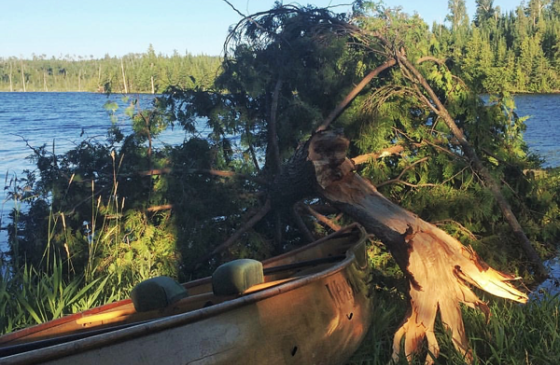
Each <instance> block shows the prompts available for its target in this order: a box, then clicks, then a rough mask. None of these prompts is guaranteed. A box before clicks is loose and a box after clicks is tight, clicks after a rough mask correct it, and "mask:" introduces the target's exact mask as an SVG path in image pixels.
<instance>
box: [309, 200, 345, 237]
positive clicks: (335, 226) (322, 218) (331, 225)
mask: <svg viewBox="0 0 560 365" xmlns="http://www.w3.org/2000/svg"><path fill="white" fill-rule="evenodd" d="M304 207H305V209H306V210H307V212H308V213H309V214H311V215H312V216H313V217H315V219H317V220H318V221H319V222H320V223H322V224H324V225H325V226H327V227H329V228H330V229H332V230H333V231H335V232H336V231H339V230H340V225H338V224H336V223H335V222H333V221H332V220H331V219H329V218H327V217H326V216H324V215H322V214H320V213H318V212H317V211H315V210H314V209H313V208H311V207H310V206H309V205H304Z"/></svg>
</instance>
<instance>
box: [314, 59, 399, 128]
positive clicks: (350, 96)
mask: <svg viewBox="0 0 560 365" xmlns="http://www.w3.org/2000/svg"><path fill="white" fill-rule="evenodd" d="M396 63H397V62H396V60H395V59H390V60H388V61H387V62H385V63H384V64H382V65H381V66H379V67H377V68H376V69H375V70H373V71H371V72H370V73H369V74H367V76H366V77H364V78H363V79H362V81H360V83H359V84H358V85H356V86H355V87H354V89H352V91H350V92H349V93H348V95H346V97H345V98H344V100H342V101H341V102H340V103H339V104H338V105H337V106H336V108H335V109H334V110H333V111H332V112H331V113H330V114H329V116H328V117H327V118H325V120H324V121H323V123H322V124H321V125H320V126H318V127H317V128H316V129H315V132H319V131H324V130H325V129H327V128H328V127H329V125H330V124H331V123H332V122H333V121H334V120H336V118H338V116H339V115H340V114H341V113H342V111H344V109H346V107H347V106H348V105H349V104H350V102H352V100H354V98H355V97H356V96H357V95H358V94H359V93H360V91H362V90H363V89H364V87H366V85H367V84H368V83H369V82H370V81H371V80H372V79H373V78H374V77H376V76H377V75H379V74H380V73H381V72H383V71H385V70H386V69H388V68H390V67H393V66H394V65H395V64H396Z"/></svg>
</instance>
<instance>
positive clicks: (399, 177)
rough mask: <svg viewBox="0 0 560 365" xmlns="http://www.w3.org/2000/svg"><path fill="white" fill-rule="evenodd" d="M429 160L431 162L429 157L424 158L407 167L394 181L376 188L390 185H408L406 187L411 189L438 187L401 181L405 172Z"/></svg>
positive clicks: (386, 182) (378, 185)
mask: <svg viewBox="0 0 560 365" xmlns="http://www.w3.org/2000/svg"><path fill="white" fill-rule="evenodd" d="M428 160H429V157H424V158H421V159H419V160H418V161H415V162H414V163H412V164H410V165H408V166H407V167H405V168H404V169H403V170H402V171H401V173H400V174H399V176H397V177H396V178H394V179H390V180H387V181H384V182H382V183H379V184H377V185H376V187H377V188H379V187H381V186H385V185H389V184H402V185H406V186H410V187H414V188H418V187H425V186H438V184H411V183H409V182H406V181H404V180H401V178H402V176H403V175H404V173H405V172H407V171H408V170H410V169H411V168H413V167H414V166H416V165H418V164H419V163H422V162H425V161H428Z"/></svg>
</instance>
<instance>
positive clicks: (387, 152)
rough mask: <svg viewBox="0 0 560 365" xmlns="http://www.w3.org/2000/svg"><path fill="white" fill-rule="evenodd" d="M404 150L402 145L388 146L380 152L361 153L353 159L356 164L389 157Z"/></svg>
mask: <svg viewBox="0 0 560 365" xmlns="http://www.w3.org/2000/svg"><path fill="white" fill-rule="evenodd" d="M402 151H404V147H403V146H401V145H395V146H391V147H387V148H385V149H383V150H381V151H379V152H373V153H367V154H365V155H360V156H356V157H353V158H352V161H353V162H354V164H355V165H361V164H364V163H366V162H368V161H369V160H375V159H378V158H381V157H387V156H390V155H398V154H400V153H401V152H402Z"/></svg>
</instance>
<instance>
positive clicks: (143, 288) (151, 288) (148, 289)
mask: <svg viewBox="0 0 560 365" xmlns="http://www.w3.org/2000/svg"><path fill="white" fill-rule="evenodd" d="M187 295H188V293H187V289H185V288H183V286H182V285H181V284H179V283H178V282H176V281H175V280H173V279H171V278H170V277H168V276H158V277H155V278H151V279H148V280H144V281H143V282H141V283H139V284H136V286H135V287H134V289H132V292H131V293H130V298H131V299H132V303H133V304H134V309H136V311H137V312H147V311H151V310H155V309H163V308H165V307H167V306H168V305H171V304H173V303H175V302H177V301H178V300H180V299H182V298H184V297H186V296H187Z"/></svg>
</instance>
